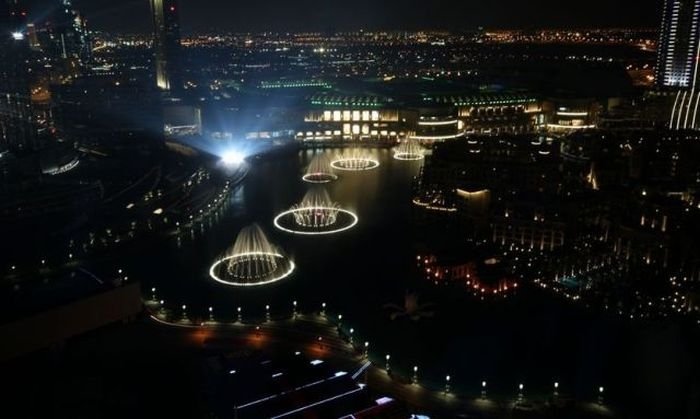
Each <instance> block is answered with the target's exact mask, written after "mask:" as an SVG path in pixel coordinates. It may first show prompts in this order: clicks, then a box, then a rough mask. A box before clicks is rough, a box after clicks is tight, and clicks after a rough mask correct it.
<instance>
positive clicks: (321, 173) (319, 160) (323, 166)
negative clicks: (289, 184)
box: [302, 153, 338, 183]
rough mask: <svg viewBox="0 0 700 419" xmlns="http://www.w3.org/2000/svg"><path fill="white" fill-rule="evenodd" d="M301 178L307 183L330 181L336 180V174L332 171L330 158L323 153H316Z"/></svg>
mask: <svg viewBox="0 0 700 419" xmlns="http://www.w3.org/2000/svg"><path fill="white" fill-rule="evenodd" d="M302 179H303V180H304V182H309V183H330V182H333V181H334V180H337V179H338V175H336V174H335V173H333V171H332V167H331V159H330V158H329V157H328V155H327V154H325V153H324V154H319V155H316V156H315V157H314V158H313V159H312V160H311V164H309V167H308V168H307V169H306V174H305V175H304V176H303V177H302Z"/></svg>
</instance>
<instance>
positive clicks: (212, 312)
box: [209, 307, 214, 321]
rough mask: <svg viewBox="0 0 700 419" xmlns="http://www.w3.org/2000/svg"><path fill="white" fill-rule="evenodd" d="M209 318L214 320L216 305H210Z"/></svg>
mask: <svg viewBox="0 0 700 419" xmlns="http://www.w3.org/2000/svg"><path fill="white" fill-rule="evenodd" d="M209 320H210V321H214V307H209Z"/></svg>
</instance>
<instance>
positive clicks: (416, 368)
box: [413, 365, 418, 384]
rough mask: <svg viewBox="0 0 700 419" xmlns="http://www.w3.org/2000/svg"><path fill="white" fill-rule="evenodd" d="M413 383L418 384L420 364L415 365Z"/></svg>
mask: <svg viewBox="0 0 700 419" xmlns="http://www.w3.org/2000/svg"><path fill="white" fill-rule="evenodd" d="M413 384H418V365H414V366H413Z"/></svg>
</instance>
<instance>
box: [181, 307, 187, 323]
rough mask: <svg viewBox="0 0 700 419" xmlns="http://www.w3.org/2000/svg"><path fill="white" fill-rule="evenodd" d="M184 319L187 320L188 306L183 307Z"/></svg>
mask: <svg viewBox="0 0 700 419" xmlns="http://www.w3.org/2000/svg"><path fill="white" fill-rule="evenodd" d="M182 318H183V319H186V318H187V305H185V304H183V305H182Z"/></svg>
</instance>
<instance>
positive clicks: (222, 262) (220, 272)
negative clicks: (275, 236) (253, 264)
mask: <svg viewBox="0 0 700 419" xmlns="http://www.w3.org/2000/svg"><path fill="white" fill-rule="evenodd" d="M251 256H262V257H268V258H274V259H276V260H277V261H278V262H281V263H277V264H276V269H275V270H274V271H271V272H269V273H267V275H265V276H263V277H260V278H254V277H250V278H248V279H249V280H250V281H249V282H242V279H243V278H240V277H236V276H235V275H232V274H231V273H230V272H229V269H228V266H227V265H230V264H232V263H233V264H235V263H237V262H238V261H240V263H246V262H247V261H248V260H249V258H250V257H251ZM294 269H296V265H295V264H294V262H292V261H291V260H289V259H288V258H286V257H285V256H283V255H281V254H279V253H271V252H270V253H268V252H249V253H239V254H235V255H230V256H226V257H223V258H221V259H219V260H217V261H216V262H214V264H213V265H211V268H209V276H210V277H211V278H212V279H213V280H215V281H216V282H219V283H221V284H224V285H230V286H234V287H257V286H261V285H268V284H272V283H274V282H277V281H281V280H283V279H284V278H286V277H288V276H289V275H291V274H292V272H294Z"/></svg>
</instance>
